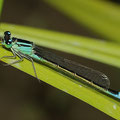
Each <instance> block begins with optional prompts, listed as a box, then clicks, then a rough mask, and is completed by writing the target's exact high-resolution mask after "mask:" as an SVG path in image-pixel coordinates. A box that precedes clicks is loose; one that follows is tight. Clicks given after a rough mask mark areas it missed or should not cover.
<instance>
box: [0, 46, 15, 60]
mask: <svg viewBox="0 0 120 120" xmlns="http://www.w3.org/2000/svg"><path fill="white" fill-rule="evenodd" d="M11 51H12V53H13V56H3V57H1V58H0V59H2V58H13V59H15V58H16V53H15V51H14V49H13V48H11Z"/></svg>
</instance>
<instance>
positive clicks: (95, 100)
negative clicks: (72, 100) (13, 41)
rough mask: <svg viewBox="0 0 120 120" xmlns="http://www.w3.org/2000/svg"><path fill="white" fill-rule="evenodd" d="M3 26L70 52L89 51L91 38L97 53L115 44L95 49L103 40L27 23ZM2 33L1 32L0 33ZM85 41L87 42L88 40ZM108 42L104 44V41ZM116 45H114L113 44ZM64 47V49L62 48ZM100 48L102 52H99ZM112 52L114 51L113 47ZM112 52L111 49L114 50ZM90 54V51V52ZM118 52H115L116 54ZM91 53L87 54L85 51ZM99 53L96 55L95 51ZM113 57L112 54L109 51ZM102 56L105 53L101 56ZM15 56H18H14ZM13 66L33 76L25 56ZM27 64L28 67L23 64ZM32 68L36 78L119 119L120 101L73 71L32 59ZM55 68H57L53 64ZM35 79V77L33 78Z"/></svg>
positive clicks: (5, 53)
mask: <svg viewBox="0 0 120 120" xmlns="http://www.w3.org/2000/svg"><path fill="white" fill-rule="evenodd" d="M1 26H2V30H3V31H5V30H10V31H11V32H12V35H13V36H15V37H20V38H23V39H27V40H31V41H33V42H35V43H36V44H39V45H43V46H46V47H53V48H55V49H58V50H63V51H66V52H72V51H74V52H72V53H76V52H77V54H78V55H79V53H80V52H83V53H85V54H88V53H89V52H88V51H89V50H90V49H92V46H89V45H90V43H91V42H92V43H93V44H94V46H93V49H94V51H95V50H96V54H94V55H95V56H96V55H97V54H98V53H102V54H101V57H102V55H103V56H105V55H107V54H106V51H108V49H110V48H112V47H113V48H114V47H115V46H112V44H111V43H105V46H106V48H104V47H103V49H104V50H105V51H103V49H100V48H99V49H98V47H97V46H96V47H95V45H98V43H100V44H103V45H104V43H102V42H98V41H96V42H95V40H92V39H88V38H83V37H78V36H72V35H66V34H62V33H57V32H50V31H47V30H40V29H35V28H30V27H23V26H17V25H10V24H2V25H1ZM2 34H3V33H2ZM87 42H88V43H87ZM106 44H107V45H106ZM116 46H117V45H116ZM64 48H66V49H64ZM101 50H102V52H100V51H101ZM114 52H115V51H114ZM114 52H113V53H114ZM90 54H91V53H90ZM4 55H8V56H10V55H12V53H11V52H10V51H7V50H5V49H4V48H2V47H0V56H1V57H2V56H4ZM116 55H117V53H116V54H115V56H116ZM88 56H90V55H88ZM97 56H98V55H97ZM111 56H112V57H114V56H113V55H111ZM103 58H104V57H103ZM17 59H18V58H17ZM2 60H3V61H4V62H7V63H10V62H12V61H13V59H12V60H11V59H2ZM13 66H14V67H16V68H18V69H19V70H21V71H24V72H26V73H28V74H30V75H32V76H34V71H33V68H32V64H31V62H30V61H28V60H26V59H25V60H24V61H23V62H21V63H17V64H15V65H13ZM26 66H29V67H26ZM35 68H36V71H37V75H38V78H39V79H40V80H42V81H44V82H46V83H48V84H50V85H52V86H54V87H56V88H58V89H60V90H62V91H64V92H66V93H68V94H70V95H72V96H74V97H76V98H78V99H81V100H83V101H84V102H86V103H88V104H90V105H92V106H94V107H95V108H97V109H99V110H101V111H103V112H104V113H106V114H108V115H109V116H111V117H113V118H116V119H120V102H119V101H117V100H116V99H113V98H111V97H110V96H107V95H106V94H102V93H101V92H99V91H98V90H95V89H94V88H93V87H92V86H89V85H87V83H83V81H84V80H83V78H76V77H75V78H76V79H75V78H74V75H72V74H70V75H71V77H70V76H68V75H64V74H61V73H60V72H59V71H57V70H54V69H51V68H50V67H47V66H45V65H43V64H38V63H35ZM54 68H56V69H57V67H56V66H54ZM36 80H37V79H36Z"/></svg>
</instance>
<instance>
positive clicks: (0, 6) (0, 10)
mask: <svg viewBox="0 0 120 120" xmlns="http://www.w3.org/2000/svg"><path fill="white" fill-rule="evenodd" d="M3 1H4V0H0V16H1V13H2V7H3Z"/></svg>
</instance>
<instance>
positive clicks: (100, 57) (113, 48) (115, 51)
mask: <svg viewBox="0 0 120 120" xmlns="http://www.w3.org/2000/svg"><path fill="white" fill-rule="evenodd" d="M1 28H2V31H3V32H4V31H5V30H10V31H11V32H12V33H13V36H17V37H20V38H23V39H27V40H30V41H34V42H35V43H36V44H39V45H42V46H45V47H49V48H53V49H56V50H61V51H63V52H68V53H72V54H75V55H78V56H83V57H86V58H88V59H92V60H95V61H99V62H102V63H105V64H109V65H112V66H115V67H118V68H120V52H119V51H120V45H119V44H115V43H112V42H106V41H102V40H101V41H100V40H96V39H90V38H85V37H80V36H75V35H69V34H64V33H58V32H52V31H47V30H40V29H34V28H30V27H24V26H16V25H9V24H1ZM91 54H92V55H91Z"/></svg>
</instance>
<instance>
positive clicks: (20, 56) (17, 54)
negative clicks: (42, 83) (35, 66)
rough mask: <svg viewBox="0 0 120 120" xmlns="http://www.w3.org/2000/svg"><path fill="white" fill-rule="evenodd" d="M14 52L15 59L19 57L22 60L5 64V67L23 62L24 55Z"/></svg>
mask: <svg viewBox="0 0 120 120" xmlns="http://www.w3.org/2000/svg"><path fill="white" fill-rule="evenodd" d="M12 50H13V51H14V54H15V57H16V56H18V57H19V58H20V59H19V60H17V61H14V62H12V63H9V64H5V65H4V66H8V65H12V64H15V63H19V62H21V61H23V57H22V55H21V54H20V53H18V52H16V51H15V50H14V49H12Z"/></svg>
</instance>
